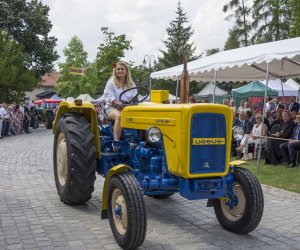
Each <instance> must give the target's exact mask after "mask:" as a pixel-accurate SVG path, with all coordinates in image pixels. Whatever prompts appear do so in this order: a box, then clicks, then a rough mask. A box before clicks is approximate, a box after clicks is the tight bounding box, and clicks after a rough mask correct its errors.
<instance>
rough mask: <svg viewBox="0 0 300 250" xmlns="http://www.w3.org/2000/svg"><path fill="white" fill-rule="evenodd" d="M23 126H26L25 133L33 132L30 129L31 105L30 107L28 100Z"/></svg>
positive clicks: (25, 106)
mask: <svg viewBox="0 0 300 250" xmlns="http://www.w3.org/2000/svg"><path fill="white" fill-rule="evenodd" d="M23 128H24V131H25V133H27V134H29V133H31V132H30V131H29V107H28V103H26V102H25V105H24V119H23Z"/></svg>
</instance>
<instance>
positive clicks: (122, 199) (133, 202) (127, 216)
mask: <svg viewBox="0 0 300 250" xmlns="http://www.w3.org/2000/svg"><path fill="white" fill-rule="evenodd" d="M108 218H109V223H110V227H111V230H112V232H113V235H114V237H115V239H116V241H117V243H118V244H119V245H120V246H121V247H122V248H123V249H135V248H137V247H139V246H140V245H142V243H143V242H144V239H145V235H146V230H147V216H146V209H145V204H144V200H143V195H142V192H141V189H140V187H139V185H138V184H137V182H136V179H135V177H134V176H133V175H132V174H129V173H121V174H117V175H114V176H112V177H111V179H110V180H109V184H108Z"/></svg>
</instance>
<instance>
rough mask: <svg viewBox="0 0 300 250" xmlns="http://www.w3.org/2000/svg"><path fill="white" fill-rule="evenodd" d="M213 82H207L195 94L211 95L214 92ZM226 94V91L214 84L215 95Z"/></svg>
mask: <svg viewBox="0 0 300 250" xmlns="http://www.w3.org/2000/svg"><path fill="white" fill-rule="evenodd" d="M214 88H215V86H214V84H213V83H209V84H207V85H206V86H205V87H204V88H203V89H202V90H201V91H200V92H199V93H198V94H197V96H203V97H205V96H208V95H213V94H214ZM226 95H228V93H227V92H226V91H225V90H223V89H220V88H218V87H217V86H216V90H215V96H226Z"/></svg>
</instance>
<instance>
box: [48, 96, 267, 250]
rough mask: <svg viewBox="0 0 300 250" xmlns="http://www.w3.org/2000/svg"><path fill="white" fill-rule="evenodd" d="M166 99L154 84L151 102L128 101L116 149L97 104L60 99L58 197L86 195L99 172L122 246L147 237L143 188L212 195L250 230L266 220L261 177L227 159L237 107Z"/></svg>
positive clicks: (229, 220)
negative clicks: (167, 102) (234, 113)
mask: <svg viewBox="0 0 300 250" xmlns="http://www.w3.org/2000/svg"><path fill="white" fill-rule="evenodd" d="M120 99H121V96H120ZM167 99H168V92H167V91H153V92H152V93H151V102H149V103H138V102H139V100H136V101H135V102H134V103H131V105H128V104H127V106H126V107H124V108H123V111H122V116H121V125H122V128H123V132H122V137H121V140H120V143H119V147H118V151H117V152H114V151H113V149H112V142H113V125H112V122H109V124H108V125H98V123H97V117H96V113H95V109H94V106H93V105H92V104H89V103H82V102H81V100H75V102H74V103H68V102H61V103H60V105H59V109H58V111H57V115H56V118H55V121H54V124H53V132H54V134H55V137H54V156H53V160H54V176H55V182H56V187H57V191H58V195H59V196H60V199H61V200H62V201H63V202H64V203H66V204H81V203H84V202H87V201H89V199H91V195H92V192H93V191H94V182H95V179H96V173H98V174H99V175H101V176H102V177H104V178H105V180H104V187H103V195H102V218H103V219H106V218H108V219H109V222H110V226H111V230H112V233H113V235H114V237H115V239H116V241H117V243H118V244H119V245H120V246H121V247H122V248H123V249H134V248H137V247H138V246H140V245H142V243H143V241H144V239H145V235H146V229H147V218H146V209H145V204H144V200H143V195H147V196H151V197H153V198H163V197H169V196H171V195H173V194H175V193H179V194H180V195H181V196H183V197H185V198H186V199H188V200H197V199H207V200H208V205H210V206H213V207H214V210H215V214H216V217H217V219H218V221H219V222H220V224H221V225H222V226H223V227H224V228H226V229H227V230H230V231H232V232H235V233H237V234H246V233H249V232H251V231H252V230H254V229H255V228H256V227H257V225H258V224H259V222H260V220H261V217H262V214H263V207H264V199H263V193H262V189H261V185H260V183H259V182H258V180H257V179H256V177H255V176H254V175H253V174H252V173H251V172H250V171H249V170H247V169H244V168H241V167H238V166H231V164H230V146H231V137H232V119H233V117H232V116H233V115H232V110H231V109H230V108H229V107H227V106H225V105H218V104H164V101H165V100H167ZM121 101H122V100H121Z"/></svg>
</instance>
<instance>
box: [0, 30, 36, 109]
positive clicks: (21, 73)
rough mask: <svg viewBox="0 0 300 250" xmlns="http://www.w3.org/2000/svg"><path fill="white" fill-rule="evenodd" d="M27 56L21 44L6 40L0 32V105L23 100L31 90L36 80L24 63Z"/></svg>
mask: <svg viewBox="0 0 300 250" xmlns="http://www.w3.org/2000/svg"><path fill="white" fill-rule="evenodd" d="M26 60H27V56H26V54H25V53H24V47H23V45H22V44H18V43H16V42H15V41H10V40H7V39H6V38H4V37H3V32H1V30H0V103H1V102H7V103H11V102H13V101H16V102H17V101H21V100H23V98H24V96H25V94H24V92H25V91H27V90H32V89H33V88H34V87H35V86H36V84H37V79H36V77H35V73H34V72H33V71H31V70H29V69H28V68H27V67H26V65H25V62H26Z"/></svg>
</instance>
